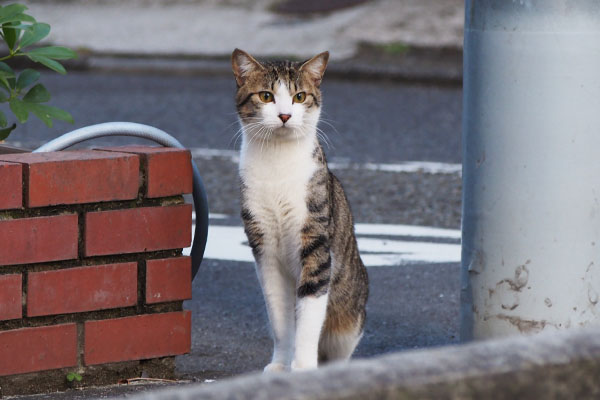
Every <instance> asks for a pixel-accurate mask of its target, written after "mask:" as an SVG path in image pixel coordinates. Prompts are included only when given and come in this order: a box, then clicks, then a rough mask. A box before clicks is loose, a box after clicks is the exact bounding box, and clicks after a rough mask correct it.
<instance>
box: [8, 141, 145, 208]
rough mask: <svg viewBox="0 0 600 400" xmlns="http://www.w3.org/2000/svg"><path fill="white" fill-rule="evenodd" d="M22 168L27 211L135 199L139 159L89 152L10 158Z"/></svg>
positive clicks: (127, 155) (66, 152) (24, 155)
mask: <svg viewBox="0 0 600 400" xmlns="http://www.w3.org/2000/svg"><path fill="white" fill-rule="evenodd" d="M1 160H5V161H14V162H20V163H22V164H24V167H25V175H26V177H27V182H29V189H28V195H27V197H26V201H27V205H28V206H29V207H42V206H49V205H56V204H79V203H94V202H100V201H112V200H129V199H135V198H136V197H137V194H138V190H139V179H140V178H139V162H140V161H139V157H137V156H135V155H132V154H124V153H123V154H120V153H108V152H106V153H102V152H98V151H91V150H80V151H57V152H49V153H27V154H9V155H5V156H0V161H1Z"/></svg>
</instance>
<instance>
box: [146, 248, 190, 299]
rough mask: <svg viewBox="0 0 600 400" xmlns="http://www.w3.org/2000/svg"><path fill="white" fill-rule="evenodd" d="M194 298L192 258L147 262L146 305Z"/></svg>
mask: <svg viewBox="0 0 600 400" xmlns="http://www.w3.org/2000/svg"><path fill="white" fill-rule="evenodd" d="M191 298H192V261H191V259H190V257H178V258H165V259H162V260H148V261H146V303H164V302H167V301H175V300H186V299H191Z"/></svg>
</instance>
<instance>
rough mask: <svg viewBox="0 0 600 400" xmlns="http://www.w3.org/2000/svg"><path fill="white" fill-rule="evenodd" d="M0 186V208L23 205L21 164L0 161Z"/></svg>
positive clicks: (7, 208) (8, 208) (12, 207)
mask: <svg viewBox="0 0 600 400" xmlns="http://www.w3.org/2000/svg"><path fill="white" fill-rule="evenodd" d="M0 188H1V189H0V210H10V209H14V208H21V206H22V205H23V167H22V166H21V164H13V163H6V162H0Z"/></svg>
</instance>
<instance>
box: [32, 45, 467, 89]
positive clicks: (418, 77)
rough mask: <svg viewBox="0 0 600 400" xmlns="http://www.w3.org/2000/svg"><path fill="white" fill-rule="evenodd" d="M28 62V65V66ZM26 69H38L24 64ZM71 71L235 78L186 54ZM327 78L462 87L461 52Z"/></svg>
mask: <svg viewBox="0 0 600 400" xmlns="http://www.w3.org/2000/svg"><path fill="white" fill-rule="evenodd" d="M25 63H27V65H25ZM23 64H24V65H22V67H30V68H31V67H35V64H33V63H28V62H27V61H26V60H24V61H23ZM65 67H66V68H67V70H69V71H100V72H107V73H111V72H113V73H114V72H118V73H133V74H170V75H174V74H175V75H227V76H229V75H231V62H230V61H229V59H228V58H225V57H210V56H202V55H198V56H184V55H156V56H149V55H141V54H109V53H90V54H84V55H81V56H80V58H79V59H77V60H73V61H68V62H66V63H65ZM326 75H327V77H332V78H335V79H345V80H356V79H363V80H380V81H381V80H384V81H392V82H403V83H413V84H425V85H436V86H454V87H456V86H461V85H462V51H461V50H460V49H413V50H411V51H409V52H407V54H404V55H400V56H396V57H394V58H393V59H389V58H386V57H377V56H369V57H360V55H359V56H357V57H355V58H353V59H349V60H345V61H333V62H331V63H330V64H329V66H328V68H327V72H326Z"/></svg>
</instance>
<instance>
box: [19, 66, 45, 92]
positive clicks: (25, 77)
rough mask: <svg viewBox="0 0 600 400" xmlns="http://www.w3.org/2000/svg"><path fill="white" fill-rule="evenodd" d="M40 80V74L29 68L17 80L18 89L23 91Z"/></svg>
mask: <svg viewBox="0 0 600 400" xmlns="http://www.w3.org/2000/svg"><path fill="white" fill-rule="evenodd" d="M38 79H40V73H39V72H38V71H36V70H35V69H31V68H27V69H26V70H24V71H23V72H21V74H20V75H19V77H18V78H17V89H19V90H22V89H25V88H26V87H27V86H29V85H31V84H32V83H33V82H36V81H37V80H38Z"/></svg>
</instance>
